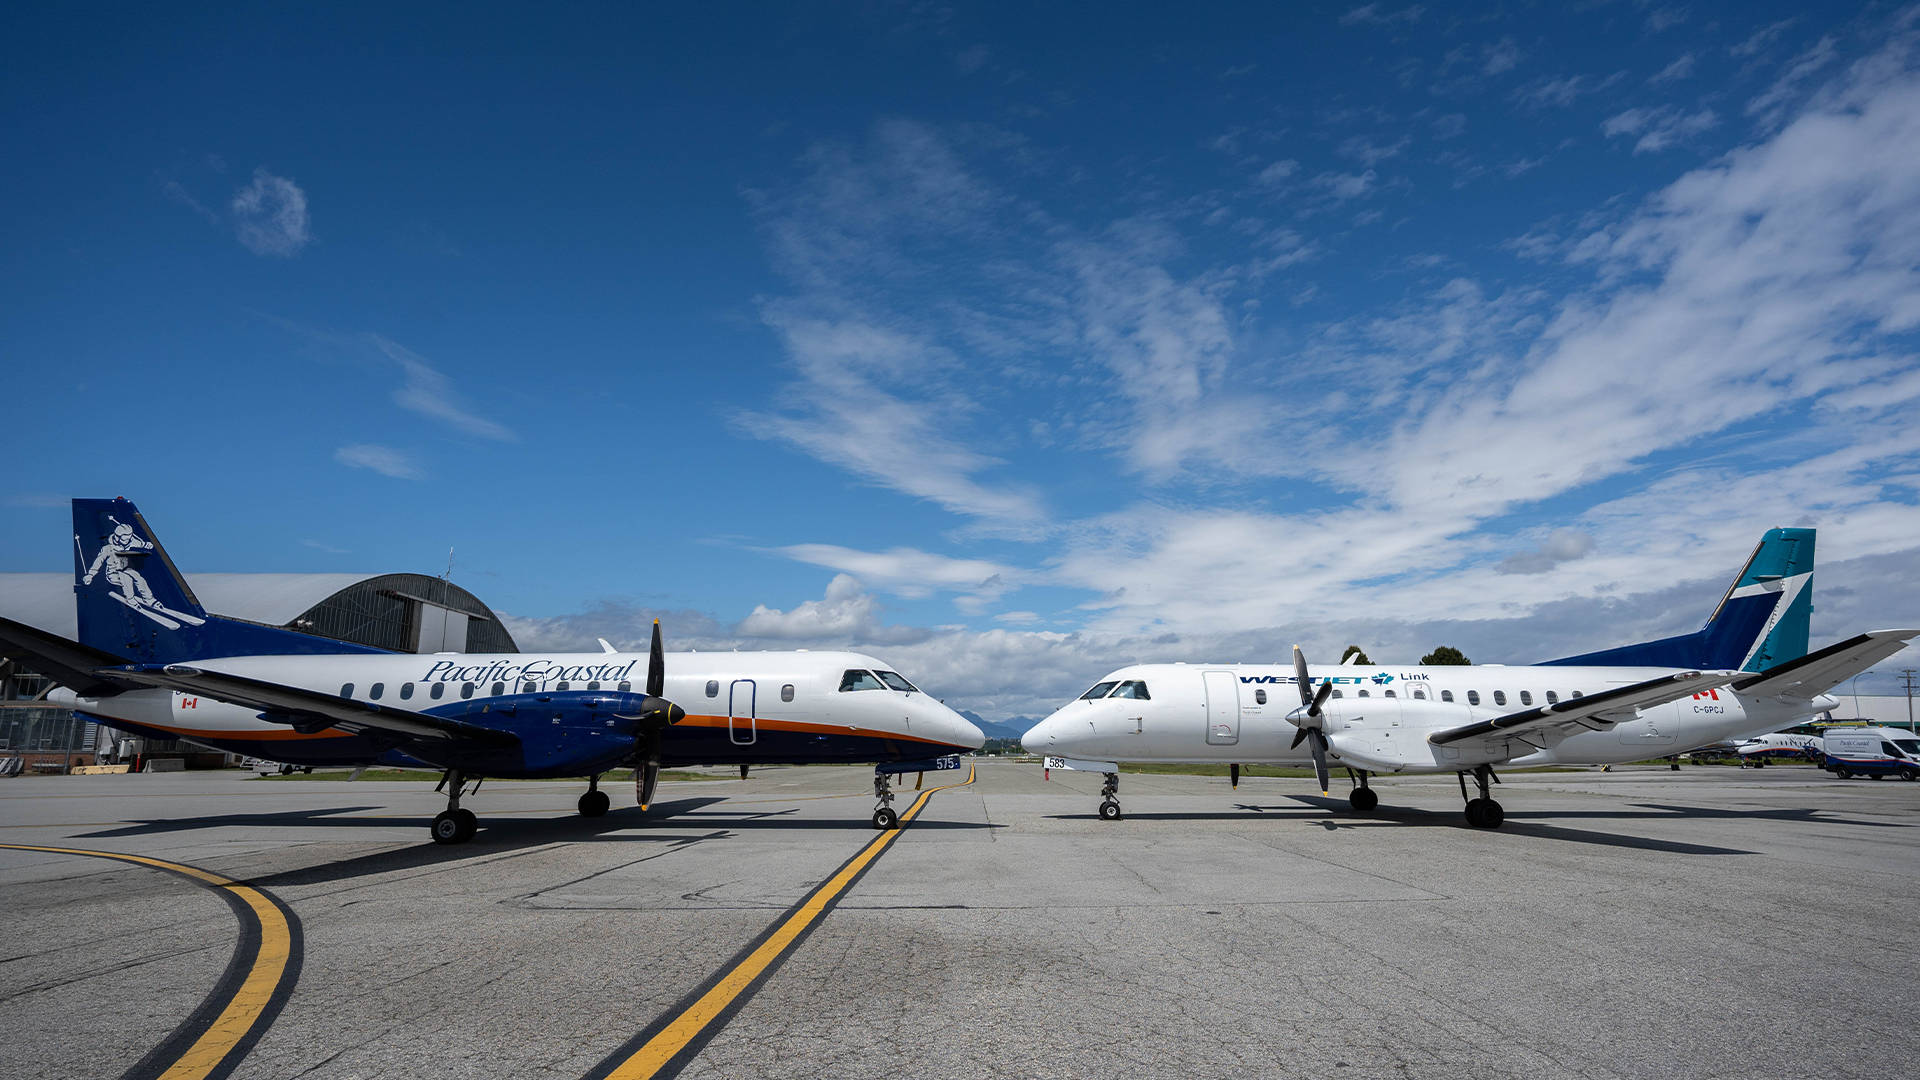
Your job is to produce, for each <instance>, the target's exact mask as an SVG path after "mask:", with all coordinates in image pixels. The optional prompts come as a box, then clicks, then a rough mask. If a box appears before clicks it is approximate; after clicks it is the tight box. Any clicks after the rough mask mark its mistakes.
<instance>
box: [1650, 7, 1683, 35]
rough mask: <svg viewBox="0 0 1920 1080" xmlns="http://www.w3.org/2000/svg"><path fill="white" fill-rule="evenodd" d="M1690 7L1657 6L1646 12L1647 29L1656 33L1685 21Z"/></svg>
mask: <svg viewBox="0 0 1920 1080" xmlns="http://www.w3.org/2000/svg"><path fill="white" fill-rule="evenodd" d="M1689 14H1691V11H1690V9H1688V8H1684V7H1658V8H1654V9H1653V10H1652V11H1649V12H1647V31H1648V32H1649V33H1654V34H1657V33H1659V32H1661V31H1662V30H1669V29H1672V28H1673V27H1676V26H1679V25H1680V24H1681V23H1683V22H1686V21H1687V16H1688V15H1689Z"/></svg>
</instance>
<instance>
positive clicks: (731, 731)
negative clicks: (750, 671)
mask: <svg viewBox="0 0 1920 1080" xmlns="http://www.w3.org/2000/svg"><path fill="white" fill-rule="evenodd" d="M753 707H754V685H753V680H752V679H735V680H733V686H731V687H730V688H728V690H727V736H728V738H731V739H732V740H733V744H734V745H735V746H751V745H752V744H753V740H754V737H755V735H756V732H755V731H754V726H753Z"/></svg>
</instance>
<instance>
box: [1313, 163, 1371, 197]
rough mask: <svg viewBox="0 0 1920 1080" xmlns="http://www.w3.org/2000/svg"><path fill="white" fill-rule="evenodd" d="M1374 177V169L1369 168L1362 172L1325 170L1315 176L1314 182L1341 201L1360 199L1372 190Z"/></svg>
mask: <svg viewBox="0 0 1920 1080" xmlns="http://www.w3.org/2000/svg"><path fill="white" fill-rule="evenodd" d="M1374 179H1375V173H1374V171H1373V170H1372V169H1368V170H1367V171H1365V172H1361V173H1334V172H1325V173H1321V174H1320V175H1319V176H1316V177H1314V178H1313V182H1314V184H1315V185H1317V186H1319V187H1320V188H1322V189H1323V190H1325V191H1326V193H1327V194H1328V195H1331V196H1333V198H1335V199H1337V200H1339V201H1341V202H1346V201H1347V200H1349V199H1358V198H1360V197H1361V196H1363V195H1365V194H1367V193H1368V192H1370V191H1372V190H1373V182H1374Z"/></svg>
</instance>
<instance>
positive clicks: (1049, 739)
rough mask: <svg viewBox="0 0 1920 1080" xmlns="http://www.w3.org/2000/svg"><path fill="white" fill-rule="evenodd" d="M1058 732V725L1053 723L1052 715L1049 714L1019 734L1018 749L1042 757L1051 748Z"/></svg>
mask: <svg viewBox="0 0 1920 1080" xmlns="http://www.w3.org/2000/svg"><path fill="white" fill-rule="evenodd" d="M1058 733H1059V725H1058V724H1056V723H1054V721H1053V717H1051V716H1049V717H1047V718H1046V719H1045V720H1042V721H1040V722H1039V723H1037V724H1035V725H1033V726H1032V727H1030V728H1028V729H1027V733H1026V734H1025V735H1022V736H1020V749H1022V750H1025V751H1026V752H1027V753H1029V754H1038V755H1041V756H1042V757H1044V756H1046V755H1047V754H1048V753H1049V752H1051V751H1052V750H1053V744H1054V742H1055V740H1056V739H1057V738H1058V737H1059V735H1058Z"/></svg>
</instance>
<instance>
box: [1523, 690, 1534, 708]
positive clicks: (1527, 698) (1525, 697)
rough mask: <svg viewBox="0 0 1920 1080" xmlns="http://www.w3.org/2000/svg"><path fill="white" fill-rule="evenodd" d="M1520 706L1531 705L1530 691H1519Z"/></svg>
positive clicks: (1531, 692)
mask: <svg viewBox="0 0 1920 1080" xmlns="http://www.w3.org/2000/svg"><path fill="white" fill-rule="evenodd" d="M1520 704H1522V705H1531V704H1533V691H1531V690H1522V691H1520Z"/></svg>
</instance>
